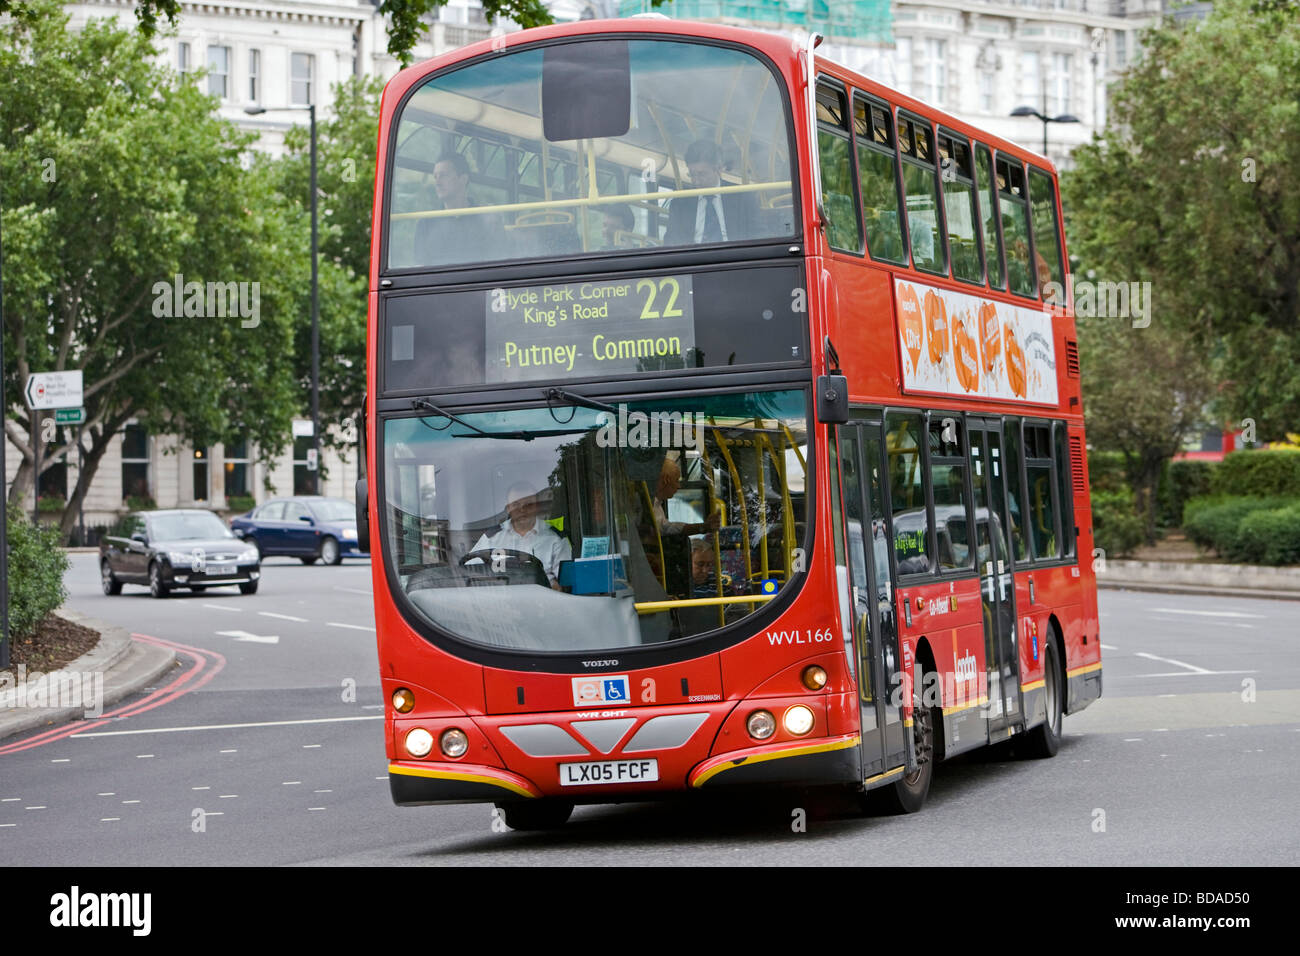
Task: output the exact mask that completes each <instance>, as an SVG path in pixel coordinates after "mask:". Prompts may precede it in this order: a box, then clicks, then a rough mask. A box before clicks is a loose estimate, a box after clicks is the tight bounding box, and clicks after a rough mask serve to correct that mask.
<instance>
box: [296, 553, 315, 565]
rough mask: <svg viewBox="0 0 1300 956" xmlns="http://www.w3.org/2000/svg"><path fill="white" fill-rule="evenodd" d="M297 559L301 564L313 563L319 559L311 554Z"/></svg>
mask: <svg viewBox="0 0 1300 956" xmlns="http://www.w3.org/2000/svg"><path fill="white" fill-rule="evenodd" d="M298 560H299V561H301V562H302V563H303V564H315V563H316V562H317V561H319V560H320V559H319V558H318V557H316V555H314V554H313V555H312V556H311V557H309V558H299V559H298Z"/></svg>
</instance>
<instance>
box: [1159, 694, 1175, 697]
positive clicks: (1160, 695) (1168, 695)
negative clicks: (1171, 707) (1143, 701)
mask: <svg viewBox="0 0 1300 956" xmlns="http://www.w3.org/2000/svg"><path fill="white" fill-rule="evenodd" d="M1156 696H1157V697H1177V696H1178V695H1177V694H1156Z"/></svg>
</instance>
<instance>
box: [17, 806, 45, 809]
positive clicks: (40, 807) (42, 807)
mask: <svg viewBox="0 0 1300 956" xmlns="http://www.w3.org/2000/svg"><path fill="white" fill-rule="evenodd" d="M23 809H24V810H48V809H49V807H46V806H39V807H23Z"/></svg>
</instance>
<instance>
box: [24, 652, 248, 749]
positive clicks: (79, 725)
mask: <svg viewBox="0 0 1300 956" xmlns="http://www.w3.org/2000/svg"><path fill="white" fill-rule="evenodd" d="M131 636H132V637H133V638H135V639H136V640H138V641H143V642H144V643H146V644H154V645H157V646H159V647H170V648H171V649H172V650H174V651H176V652H177V653H178V654H184V655H185V656H186V657H189V658H190V659H191V660H193V661H194V666H193V667H191V668H190V669H189V670H187V671H186V672H185V673H184V674H180V675H178V676H177V677H176V678H175V679H173V680H172V681H171V682H170V683H168V684H167V685H166V686H163V687H159V688H157V689H156V690H154V691H152V692H151V693H149V694H148V695H147V696H146V697H144V698H143V699H142V700H138V701H135V702H134V703H130V704H123V705H122V706H120V707H117V708H116V709H114V710H110V711H107V712H105V713H104V715H103V716H101V717H96V718H93V719H91V720H74V721H72V722H71V723H69V724H67V725H66V726H62V727H55V728H52V729H50V730H47V731H45V732H44V733H40V734H37V735H36V736H34V737H28V738H27V739H25V740H20V741H18V742H17V743H13V744H9V745H7V746H0V756H3V755H4V754H11V753H18V752H19V751H21V750H30V749H31V748H32V747H40V746H42V745H44V744H48V743H53V742H54V741H56V740H62V739H64V738H65V737H70V736H72V735H73V734H80V733H85V732H87V731H90V730H93V729H94V728H96V727H102V726H103V725H104V724H107V723H111V722H112V721H113V719H114V718H120V717H136V716H138V715H140V714H143V713H145V712H147V711H150V710H153V709H154V708H155V707H161V706H162V705H163V704H167V703H171V702H172V701H173V700H175V699H176V698H177V697H180V696H181V695H183V694H188V693H189V692H190V691H194V690H198V689H199V688H200V687H203V686H204V685H205V684H207V683H208V681H210V680H212V678H214V677H216V676H217V674H219V673H220V672H221V669H222V668H224V667H225V666H226V658H225V657H224V656H223V655H221V654H218V653H217V652H216V651H209V650H204V649H203V648H199V647H190V646H189V645H188V644H178V643H176V642H175V641H167V640H163V639H162V638H161V637H151V636H149V635H148V634H132V635H131Z"/></svg>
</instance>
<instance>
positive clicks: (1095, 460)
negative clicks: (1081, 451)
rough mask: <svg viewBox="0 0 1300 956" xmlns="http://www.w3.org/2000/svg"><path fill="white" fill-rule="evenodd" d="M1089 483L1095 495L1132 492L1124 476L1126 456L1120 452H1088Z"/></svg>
mask: <svg viewBox="0 0 1300 956" xmlns="http://www.w3.org/2000/svg"><path fill="white" fill-rule="evenodd" d="M1088 481H1089V484H1090V486H1091V489H1092V491H1093V493H1094V494H1095V493H1096V492H1098V491H1113V492H1119V493H1125V492H1127V493H1129V494H1132V492H1130V491H1129V489H1128V484H1127V481H1126V480H1125V476H1124V455H1123V453H1122V452H1118V451H1090V452H1088Z"/></svg>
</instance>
